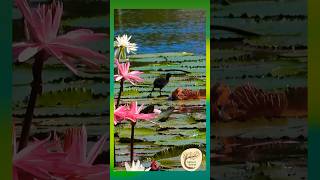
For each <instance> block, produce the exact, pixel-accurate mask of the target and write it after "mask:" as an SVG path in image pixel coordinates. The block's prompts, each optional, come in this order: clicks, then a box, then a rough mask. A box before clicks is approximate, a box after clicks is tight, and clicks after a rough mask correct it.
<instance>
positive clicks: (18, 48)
mask: <svg viewBox="0 0 320 180" xmlns="http://www.w3.org/2000/svg"><path fill="white" fill-rule="evenodd" d="M35 46H36V44H34V43H25V42H21V43H14V44H13V46H12V54H13V59H14V60H16V59H18V57H19V55H20V53H21V52H22V51H24V50H25V49H26V48H28V47H35Z"/></svg>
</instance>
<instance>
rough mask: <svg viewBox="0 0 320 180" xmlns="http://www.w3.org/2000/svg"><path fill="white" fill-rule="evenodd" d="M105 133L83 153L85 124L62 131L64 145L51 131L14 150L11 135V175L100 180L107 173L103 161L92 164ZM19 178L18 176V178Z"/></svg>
mask: <svg viewBox="0 0 320 180" xmlns="http://www.w3.org/2000/svg"><path fill="white" fill-rule="evenodd" d="M106 138H107V136H106V135H105V136H103V137H102V138H101V139H100V140H99V141H98V142H97V143H96V144H94V145H93V147H92V148H91V150H90V152H89V153H88V154H87V134H86V130H85V127H82V128H70V129H68V130H67V131H66V133H65V139H64V145H63V146H62V143H61V142H60V139H59V138H58V137H57V136H56V135H55V136H54V141H50V139H51V136H49V137H48V138H47V139H45V140H41V141H39V140H35V141H34V142H33V143H32V144H30V145H28V146H27V147H26V148H24V149H23V150H21V151H19V152H18V153H16V152H17V148H16V140H15V134H14V136H13V150H14V157H13V177H14V178H13V179H14V180H19V178H20V177H23V179H24V178H27V179H59V178H60V179H86V180H90V179H92V180H103V179H105V178H106V177H109V167H108V166H107V165H104V164H102V165H93V162H94V160H95V159H96V158H97V156H98V154H99V153H100V151H101V150H102V148H103V145H104V143H105V141H106ZM20 179H22V178H20Z"/></svg>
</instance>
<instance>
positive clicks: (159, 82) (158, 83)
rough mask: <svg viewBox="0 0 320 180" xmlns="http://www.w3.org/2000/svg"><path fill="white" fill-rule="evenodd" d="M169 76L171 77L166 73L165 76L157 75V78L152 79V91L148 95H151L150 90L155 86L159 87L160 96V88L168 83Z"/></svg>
mask: <svg viewBox="0 0 320 180" xmlns="http://www.w3.org/2000/svg"><path fill="white" fill-rule="evenodd" d="M170 77H171V74H170V73H167V74H166V77H158V78H157V79H155V80H154V81H153V88H152V91H151V92H150V94H149V97H151V95H152V92H153V91H154V89H155V88H158V89H159V93H160V96H161V89H162V88H164V87H165V86H166V85H167V84H168V82H169V79H170Z"/></svg>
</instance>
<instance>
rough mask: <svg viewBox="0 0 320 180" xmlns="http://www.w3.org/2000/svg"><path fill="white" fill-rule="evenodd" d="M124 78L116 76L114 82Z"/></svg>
mask: <svg viewBox="0 0 320 180" xmlns="http://www.w3.org/2000/svg"><path fill="white" fill-rule="evenodd" d="M122 78H123V77H122V76H120V75H114V80H115V81H120V80H121V79H122Z"/></svg>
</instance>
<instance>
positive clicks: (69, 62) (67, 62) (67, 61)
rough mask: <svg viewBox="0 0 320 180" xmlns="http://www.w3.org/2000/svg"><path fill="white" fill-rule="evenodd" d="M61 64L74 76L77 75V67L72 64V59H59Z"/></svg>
mask: <svg viewBox="0 0 320 180" xmlns="http://www.w3.org/2000/svg"><path fill="white" fill-rule="evenodd" d="M59 60H60V62H61V63H63V64H64V65H65V66H67V68H69V69H70V70H71V71H72V72H73V73H74V74H76V75H79V72H78V70H77V67H76V66H75V65H74V64H73V62H72V61H73V59H71V58H68V57H63V58H61V59H59Z"/></svg>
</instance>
